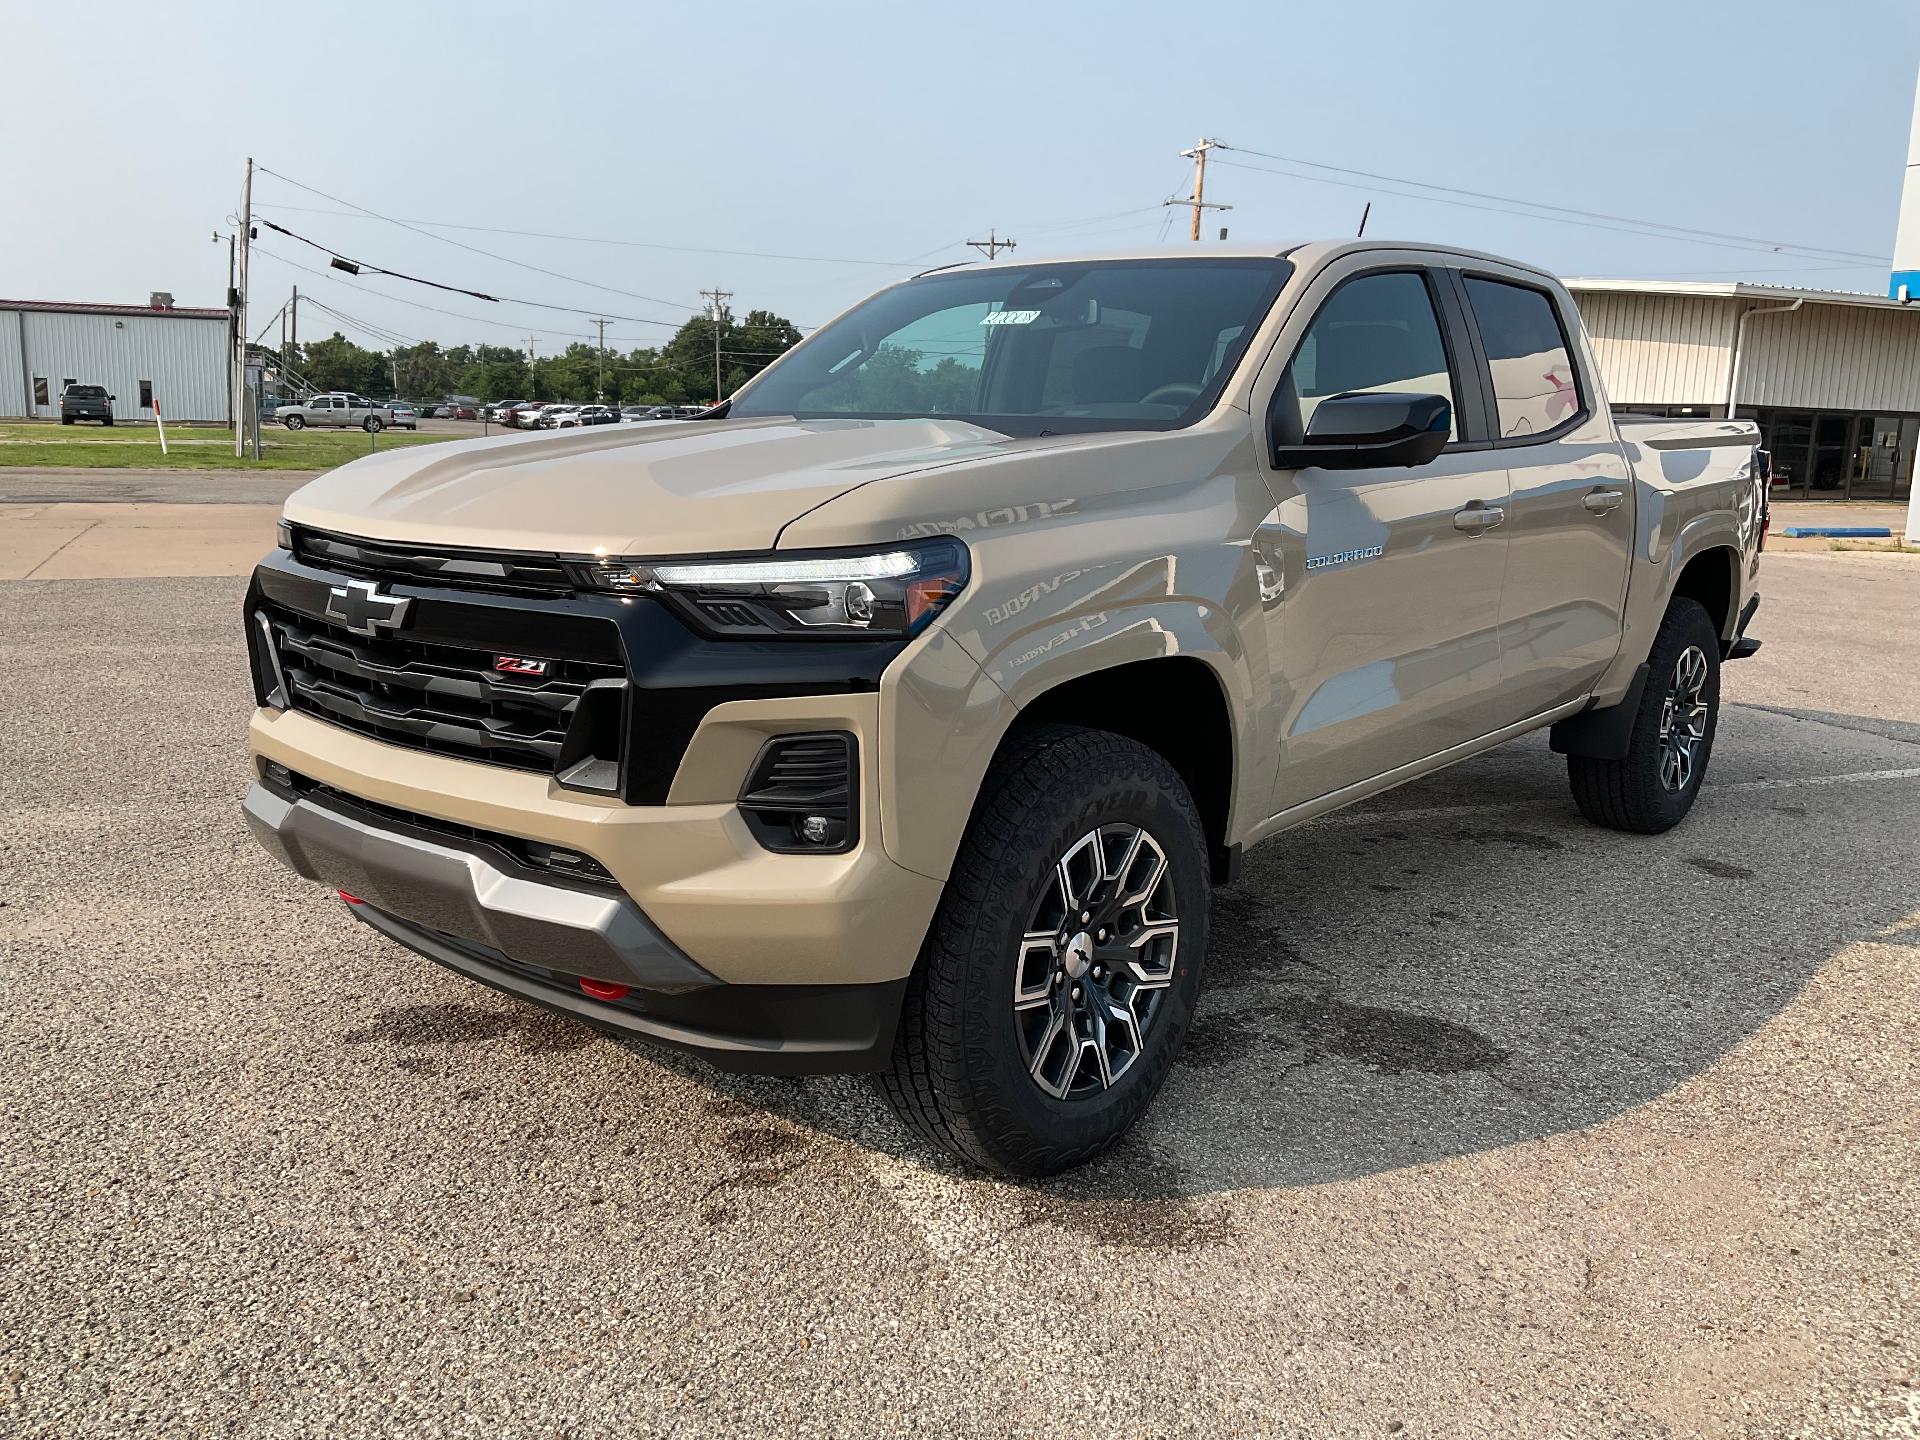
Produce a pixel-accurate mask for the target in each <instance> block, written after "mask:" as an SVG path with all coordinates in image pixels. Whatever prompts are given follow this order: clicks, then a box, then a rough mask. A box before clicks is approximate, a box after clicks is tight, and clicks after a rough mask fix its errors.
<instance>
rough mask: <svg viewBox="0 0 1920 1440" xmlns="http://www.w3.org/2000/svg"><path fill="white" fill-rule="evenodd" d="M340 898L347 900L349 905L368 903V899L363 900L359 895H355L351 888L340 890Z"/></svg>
mask: <svg viewBox="0 0 1920 1440" xmlns="http://www.w3.org/2000/svg"><path fill="white" fill-rule="evenodd" d="M340 898H341V899H342V900H344V901H346V902H347V904H349V905H364V904H366V903H367V902H366V901H364V900H362V899H361V898H360V897H359V896H358V895H355V894H354V893H353V892H352V891H350V890H342V891H341V892H340Z"/></svg>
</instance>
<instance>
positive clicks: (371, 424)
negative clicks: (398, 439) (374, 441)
mask: <svg viewBox="0 0 1920 1440" xmlns="http://www.w3.org/2000/svg"><path fill="white" fill-rule="evenodd" d="M360 428H361V429H362V430H364V431H366V432H367V434H369V435H378V434H379V433H380V432H381V431H382V430H384V429H386V428H387V427H386V425H385V424H384V423H383V422H382V421H381V419H380V417H379V416H378V415H369V416H367V418H366V419H364V420H362V421H361V422H360Z"/></svg>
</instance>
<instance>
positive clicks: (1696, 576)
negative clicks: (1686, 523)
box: [1667, 545, 1740, 641]
mask: <svg viewBox="0 0 1920 1440" xmlns="http://www.w3.org/2000/svg"><path fill="white" fill-rule="evenodd" d="M1739 574H1740V553H1739V551H1737V550H1735V549H1734V548H1733V547H1732V546H1731V545H1713V546H1710V547H1709V548H1707V549H1704V550H1700V551H1697V552H1696V553H1694V554H1693V555H1691V556H1689V557H1688V558H1687V562H1686V564H1685V565H1683V566H1682V567H1681V569H1680V573H1679V574H1678V575H1677V576H1676V577H1674V582H1673V590H1672V593H1670V594H1669V595H1668V596H1667V604H1668V605H1669V606H1671V605H1672V604H1673V602H1674V601H1675V600H1678V599H1681V598H1683V597H1684V598H1685V599H1688V600H1694V601H1697V602H1698V603H1699V604H1700V606H1701V608H1702V609H1704V610H1705V611H1706V612H1707V618H1708V619H1710V620H1712V621H1713V628H1714V632H1715V633H1716V634H1717V635H1719V636H1720V638H1721V639H1722V640H1723V641H1724V640H1729V639H1731V638H1733V633H1734V621H1735V618H1736V617H1735V614H1734V597H1735V596H1736V595H1738V594H1739V581H1738V577H1739Z"/></svg>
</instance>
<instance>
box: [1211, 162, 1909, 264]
mask: <svg viewBox="0 0 1920 1440" xmlns="http://www.w3.org/2000/svg"><path fill="white" fill-rule="evenodd" d="M1214 146H1215V148H1216V149H1220V150H1231V151H1234V152H1236V153H1237V154H1242V155H1257V156H1259V157H1260V158H1261V159H1263V160H1277V161H1279V162H1280V163H1281V164H1284V165H1304V166H1306V167H1308V168H1309V169H1312V170H1326V171H1331V172H1332V173H1334V174H1336V175H1353V176H1358V177H1360V178H1361V179H1366V180H1372V181H1376V182H1383V183H1386V184H1392V185H1402V186H1409V187H1412V188H1413V189H1415V190H1425V191H1433V192H1437V194H1435V195H1416V196H1413V197H1410V198H1414V199H1432V200H1433V201H1434V202H1435V203H1436V204H1455V205H1461V204H1463V202H1461V201H1457V200H1454V201H1448V200H1441V199H1439V198H1438V196H1439V195H1442V194H1444V195H1464V196H1469V197H1471V198H1473V199H1475V200H1486V201H1492V202H1494V203H1495V204H1498V205H1507V206H1521V207H1524V209H1525V210H1540V211H1550V212H1552V214H1545V215H1535V216H1532V217H1531V218H1533V219H1540V220H1548V219H1554V218H1555V217H1556V216H1564V217H1568V218H1566V219H1563V220H1560V221H1559V222H1558V223H1562V224H1580V223H1584V222H1592V228H1597V229H1603V230H1605V229H1619V228H1620V227H1622V226H1630V227H1633V228H1632V229H1628V230H1625V231H1624V232H1623V233H1627V234H1655V235H1657V236H1658V238H1662V239H1673V240H1687V241H1689V242H1691V243H1694V244H1702V245H1716V244H1717V245H1720V246H1722V247H1723V248H1733V249H1758V250H1764V251H1768V252H1771V253H1775V254H1795V255H1798V256H1801V257H1803V258H1806V259H1810V260H1821V259H1845V260H1859V261H1862V262H1863V263H1867V262H1870V263H1873V264H1879V263H1880V262H1881V260H1883V259H1884V258H1885V257H1884V256H1876V255H1868V254H1865V253H1864V252H1861V251H1856V250H1841V249H1836V248H1832V247H1828V246H1824V245H1801V244H1798V243H1796V242H1793V241H1787V240H1769V239H1765V238H1763V237H1761V236H1757V235H1740V234H1734V233H1731V232H1728V231H1721V230H1701V229H1697V228H1695V227H1693V226H1689V225H1671V224H1668V223H1667V222H1666V221H1663V220H1639V219H1635V218H1633V217H1632V216H1627V215H1613V214H1609V213H1607V212H1606V211H1602V210H1578V209H1574V208H1572V207H1571V206H1566V205H1554V204H1550V203H1548V202H1546V201H1540V200H1523V199H1519V198H1517V197H1515V196H1511V195H1497V194H1494V193H1492V192H1490V191H1484V190H1468V189H1465V188H1463V187H1460V186H1456V185H1440V184H1437V183H1433V182H1430V181H1426V180H1410V179H1407V178H1405V177H1403V176H1399V175H1384V174H1380V173H1377V172H1375V171H1371V170H1356V169H1353V168H1351V167H1349V166H1344V165H1329V164H1326V163H1324V162H1322V161H1319V160H1303V159H1300V158H1298V157H1297V156H1292V155H1276V154H1273V153H1271V152H1269V151H1265V150H1255V149H1252V148H1250V147H1248V146H1243V145H1229V144H1227V143H1226V142H1225V141H1216V142H1214ZM1217 163H1219V164H1222V165H1232V166H1234V167H1235V168H1236V169H1241V170H1256V171H1260V172H1262V173H1265V174H1270V175H1286V176H1289V177H1290V178H1292V179H1296V180H1307V181H1310V182H1313V183H1315V184H1322V185H1339V184H1342V183H1343V182H1340V181H1336V180H1328V179H1325V178H1324V177H1321V176H1315V175H1301V174H1298V173H1297V172H1294V171H1287V170H1271V169H1268V168H1267V167H1266V166H1263V165H1248V164H1246V163H1245V162H1244V161H1234V160H1226V159H1222V160H1220V161H1218V162H1217ZM1346 188H1348V189H1354V190H1366V189H1369V188H1371V187H1369V186H1365V185H1352V184H1348V185H1346ZM1463 208H1465V209H1469V210H1480V209H1486V208H1488V207H1486V206H1483V205H1463ZM1494 213H1502V214H1518V213H1523V212H1522V211H1515V210H1506V211H1496V212H1494Z"/></svg>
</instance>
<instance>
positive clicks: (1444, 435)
mask: <svg viewBox="0 0 1920 1440" xmlns="http://www.w3.org/2000/svg"><path fill="white" fill-rule="evenodd" d="M1452 429H1453V404H1452V402H1451V401H1449V400H1448V399H1447V397H1446V396H1444V395H1413V394H1372V393H1363V394H1349V395H1330V396H1328V397H1327V398H1326V399H1325V400H1322V401H1321V402H1320V403H1319V404H1318V405H1316V406H1315V407H1314V410H1313V419H1312V420H1310V421H1309V422H1308V423H1307V435H1306V439H1305V441H1304V442H1302V443H1300V444H1296V445H1289V444H1285V443H1283V442H1281V441H1279V440H1278V438H1277V437H1276V440H1275V444H1274V450H1273V463H1274V466H1275V468H1277V469H1281V470H1303V469H1306V468H1307V467H1308V466H1316V465H1317V466H1319V467H1320V468H1322V469H1326V470H1371V469H1374V468H1376V467H1380V468H1385V467H1390V466H1402V467H1408V466H1414V465H1425V464H1427V463H1428V462H1429V461H1431V460H1433V459H1434V458H1435V457H1436V456H1438V455H1439V453H1440V452H1441V451H1442V450H1444V449H1446V446H1447V441H1448V439H1449V438H1451V434H1450V432H1451V431H1452Z"/></svg>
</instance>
